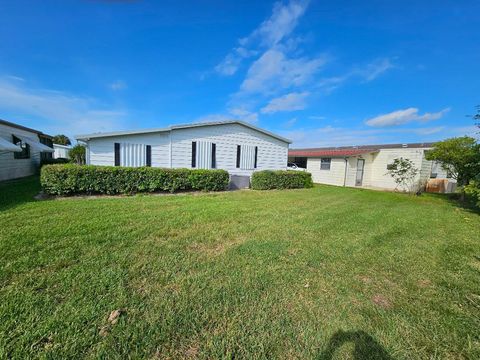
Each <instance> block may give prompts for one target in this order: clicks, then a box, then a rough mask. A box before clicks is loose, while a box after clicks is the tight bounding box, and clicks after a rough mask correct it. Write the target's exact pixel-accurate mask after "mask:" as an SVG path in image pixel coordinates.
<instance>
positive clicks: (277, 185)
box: [251, 170, 313, 190]
mask: <svg viewBox="0 0 480 360" xmlns="http://www.w3.org/2000/svg"><path fill="white" fill-rule="evenodd" d="M251 186H252V189H254V190H270V189H299V188H310V187H312V186H313V182H312V174H310V173H308V172H302V171H288V170H286V171H285V170H278V171H272V170H264V171H257V172H254V173H253V175H252V180H251Z"/></svg>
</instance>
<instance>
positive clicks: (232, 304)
mask: <svg viewBox="0 0 480 360" xmlns="http://www.w3.org/2000/svg"><path fill="white" fill-rule="evenodd" d="M38 191H39V185H38V179H37V178H28V179H23V180H20V181H14V182H9V183H3V184H0V229H1V230H0V357H1V358H57V359H66V358H74V357H75V358H78V357H85V358H119V359H120V358H182V359H183V358H201V359H206V358H235V359H240V358H252V359H256V358H258V359H260V358H281V359H283V358H299V359H306V358H317V359H332V358H333V359H345V358H346V359H365V358H369V359H371V358H375V359H414V358H439V359H440V358H442V359H444V358H447V359H448V358H451V359H457V358H478V357H480V337H479V332H478V329H479V328H480V282H479V275H480V246H479V245H480V243H479V241H480V240H479V236H480V216H479V215H478V214H476V213H473V212H470V211H468V210H465V209H461V208H459V207H457V206H456V205H455V204H454V203H452V202H450V201H448V199H446V198H443V197H439V196H429V195H422V196H421V197H412V196H406V195H402V194H395V193H382V192H374V191H369V190H359V189H349V188H340V187H329V186H318V187H315V188H313V189H306V190H290V191H266V192H259V191H241V192H232V193H222V194H202V195H198V196H193V195H181V196H148V195H146V196H132V197H118V198H94V199H89V198H70V199H65V200H52V201H35V200H33V198H32V197H33V196H34V195H35V194H36V193H37V192H38ZM115 309H121V310H122V313H121V315H120V317H119V318H118V323H116V324H114V325H112V324H111V323H110V322H109V321H108V320H107V319H108V316H109V314H110V312H111V311H113V310H115Z"/></svg>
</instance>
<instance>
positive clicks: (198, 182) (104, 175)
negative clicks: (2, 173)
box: [40, 164, 229, 195]
mask: <svg viewBox="0 0 480 360" xmlns="http://www.w3.org/2000/svg"><path fill="white" fill-rule="evenodd" d="M40 181H41V184H42V188H43V190H44V191H45V192H46V193H47V194H51V195H72V194H133V193H138V192H155V191H169V192H175V191H192V190H199V191H221V190H226V189H227V187H228V183H229V176H228V172H226V171H224V170H200V169H198V170H196V169H195V170H191V169H163V168H151V167H138V168H130V167H115V166H92V165H74V164H64V165H45V166H44V167H42V170H41V176H40Z"/></svg>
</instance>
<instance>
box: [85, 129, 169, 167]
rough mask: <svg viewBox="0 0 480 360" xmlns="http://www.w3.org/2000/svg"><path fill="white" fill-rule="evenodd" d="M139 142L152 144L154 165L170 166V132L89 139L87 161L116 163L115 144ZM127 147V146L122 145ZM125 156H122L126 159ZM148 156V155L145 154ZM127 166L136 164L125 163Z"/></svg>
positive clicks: (138, 143)
mask: <svg viewBox="0 0 480 360" xmlns="http://www.w3.org/2000/svg"><path fill="white" fill-rule="evenodd" d="M115 143H120V144H137V145H151V146H152V166H154V167H169V156H170V154H169V151H170V144H169V135H168V133H153V134H141V135H128V136H112V137H106V138H99V139H91V140H89V141H88V151H87V163H88V164H90V165H110V166H113V165H115V149H114V146H115V145H114V144H115ZM122 148H124V149H125V148H126V146H121V149H122ZM125 156H126V154H124V156H123V157H122V156H120V160H122V158H124V159H125ZM145 157H146V156H145ZM125 166H134V165H133V164H132V165H125Z"/></svg>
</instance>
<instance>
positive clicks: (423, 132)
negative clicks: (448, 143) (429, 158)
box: [414, 126, 445, 135]
mask: <svg viewBox="0 0 480 360" xmlns="http://www.w3.org/2000/svg"><path fill="white" fill-rule="evenodd" d="M443 130H445V126H436V127H431V128H420V129H416V130H414V131H415V134H418V135H432V134H437V133H439V132H442V131H443Z"/></svg>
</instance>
